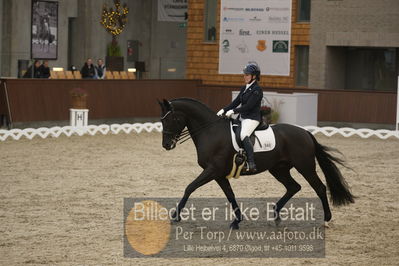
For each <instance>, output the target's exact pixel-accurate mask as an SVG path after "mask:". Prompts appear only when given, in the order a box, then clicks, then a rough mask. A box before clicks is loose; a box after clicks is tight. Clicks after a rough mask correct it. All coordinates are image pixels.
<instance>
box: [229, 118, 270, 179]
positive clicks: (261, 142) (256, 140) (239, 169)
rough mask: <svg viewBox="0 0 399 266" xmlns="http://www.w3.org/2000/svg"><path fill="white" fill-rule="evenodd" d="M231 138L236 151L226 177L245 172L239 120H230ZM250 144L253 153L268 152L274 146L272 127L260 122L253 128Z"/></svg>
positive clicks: (238, 175)
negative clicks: (231, 166) (252, 147)
mask: <svg viewBox="0 0 399 266" xmlns="http://www.w3.org/2000/svg"><path fill="white" fill-rule="evenodd" d="M230 127H231V140H232V144H233V147H234V149H235V150H236V151H237V153H236V154H235V155H234V158H233V168H232V169H231V172H230V174H229V175H228V176H226V178H228V179H229V178H232V177H233V178H239V177H240V175H241V174H247V170H246V168H245V167H244V166H245V164H246V160H247V157H246V154H245V152H244V149H243V148H242V141H241V138H240V133H241V121H240V120H238V119H237V120H232V121H231V125H230ZM250 140H251V143H252V145H253V146H254V153H257V152H268V151H271V150H273V149H274V148H275V146H276V139H275V137H274V132H273V128H272V127H270V126H269V125H268V124H264V123H261V124H259V126H258V127H256V129H255V130H254V132H253V133H252V134H251V136H250Z"/></svg>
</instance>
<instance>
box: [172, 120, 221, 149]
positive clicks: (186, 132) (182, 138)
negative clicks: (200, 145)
mask: <svg viewBox="0 0 399 266" xmlns="http://www.w3.org/2000/svg"><path fill="white" fill-rule="evenodd" d="M220 119H222V118H221V117H218V118H217V119H216V120H214V121H212V122H208V123H206V124H204V125H202V126H200V127H198V128H196V129H195V130H193V131H192V132H190V131H189V130H188V128H186V129H185V130H183V131H182V132H180V134H179V135H178V136H177V138H176V140H177V141H180V142H179V144H182V143H184V142H186V141H187V140H189V139H191V138H192V137H193V136H195V135H197V134H198V133H200V132H201V131H202V130H204V129H206V128H208V127H210V126H212V125H213V124H215V123H216V122H218V121H219V120H220Z"/></svg>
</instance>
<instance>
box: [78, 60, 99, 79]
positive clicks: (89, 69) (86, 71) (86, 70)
mask: <svg viewBox="0 0 399 266" xmlns="http://www.w3.org/2000/svg"><path fill="white" fill-rule="evenodd" d="M80 73H81V74H82V78H84V79H94V78H95V77H96V71H95V69H94V65H93V62H92V60H91V58H88V59H87V61H86V63H85V64H84V66H83V67H82V70H80Z"/></svg>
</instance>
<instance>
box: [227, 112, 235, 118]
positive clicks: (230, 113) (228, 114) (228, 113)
mask: <svg viewBox="0 0 399 266" xmlns="http://www.w3.org/2000/svg"><path fill="white" fill-rule="evenodd" d="M233 114H234V111H233V110H228V111H227V112H226V116H227V117H228V118H230V117H231V116H232V115H233Z"/></svg>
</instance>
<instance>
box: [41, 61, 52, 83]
mask: <svg viewBox="0 0 399 266" xmlns="http://www.w3.org/2000/svg"><path fill="white" fill-rule="evenodd" d="M40 74H41V76H40V77H41V78H44V79H48V78H49V77H50V68H49V66H48V61H47V60H43V63H42V65H41V66H40Z"/></svg>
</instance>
